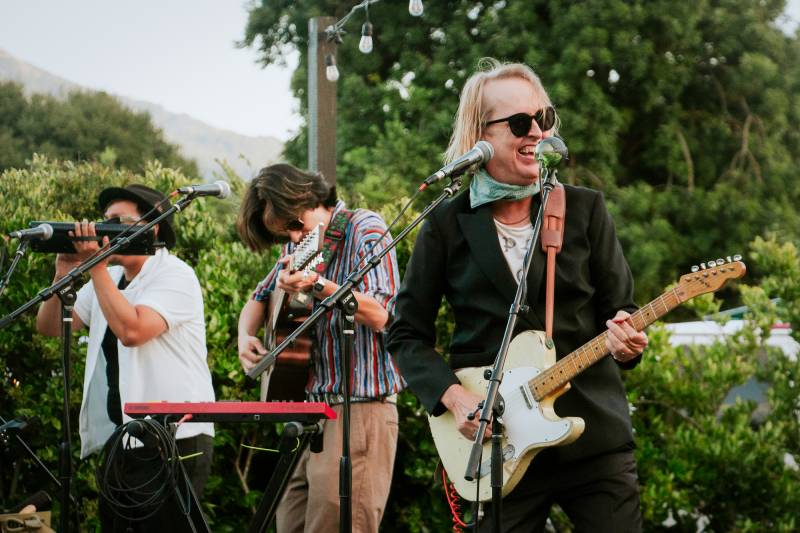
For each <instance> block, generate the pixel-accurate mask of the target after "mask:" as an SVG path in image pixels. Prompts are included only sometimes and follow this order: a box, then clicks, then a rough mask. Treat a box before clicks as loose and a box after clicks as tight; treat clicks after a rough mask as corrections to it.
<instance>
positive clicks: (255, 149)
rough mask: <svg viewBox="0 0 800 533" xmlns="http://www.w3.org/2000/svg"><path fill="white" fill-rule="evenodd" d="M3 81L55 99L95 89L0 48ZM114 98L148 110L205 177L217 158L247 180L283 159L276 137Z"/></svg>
mask: <svg viewBox="0 0 800 533" xmlns="http://www.w3.org/2000/svg"><path fill="white" fill-rule="evenodd" d="M0 81H14V82H17V83H19V84H20V85H22V86H23V88H24V90H25V92H26V93H28V94H34V93H45V94H49V95H51V96H54V97H56V98H63V97H64V96H65V95H66V94H68V93H69V92H71V91H87V90H92V89H88V88H86V87H82V86H80V85H78V84H76V83H73V82H71V81H69V80H66V79H64V78H61V77H59V76H56V75H55V74H51V73H49V72H47V71H46V70H43V69H40V68H38V67H36V66H34V65H31V64H30V63H26V62H25V61H22V60H20V59H17V58H15V57H14V56H12V55H11V54H9V53H8V52H5V51H4V50H0ZM115 97H116V98H117V99H118V100H119V101H120V102H122V103H123V104H124V105H125V106H127V107H129V108H131V109H133V110H135V111H146V112H147V113H149V114H150V117H151V118H152V120H153V124H155V125H156V126H157V127H158V128H161V130H163V132H164V138H165V139H166V140H167V141H169V142H171V143H173V144H177V145H178V146H180V148H181V153H182V154H183V155H184V156H185V157H190V158H193V159H195V160H196V161H197V165H198V167H199V168H200V172H201V174H202V175H203V177H205V178H206V179H211V178H212V177H213V175H214V172H215V171H216V172H218V173H219V169H220V167H219V164H218V163H217V162H216V161H215V160H220V161H226V162H227V163H228V164H229V165H230V166H231V168H233V169H234V171H235V172H236V173H237V174H238V175H239V176H241V177H242V178H245V179H250V178H252V177H253V175H254V174H255V172H257V171H258V169H260V168H261V167H263V166H265V165H267V164H269V163H272V162H275V161H278V160H280V157H281V152H282V150H283V143H282V142H281V141H280V140H279V139H276V138H275V137H267V136H263V137H251V136H247V135H241V134H239V133H235V132H232V131H228V130H223V129H219V128H215V127H213V126H210V125H208V124H206V123H204V122H202V121H200V120H197V119H195V118H192V117H190V116H189V115H186V114H183V113H172V112H170V111H167V110H166V109H165V108H164V107H162V106H160V105H158V104H154V103H151V102H145V101H141V100H135V99H132V98H127V97H124V96H119V95H115Z"/></svg>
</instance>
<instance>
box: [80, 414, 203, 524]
mask: <svg viewBox="0 0 800 533" xmlns="http://www.w3.org/2000/svg"><path fill="white" fill-rule="evenodd" d="M165 423H166V421H165ZM134 438H135V439H136V440H138V441H139V442H140V443H141V444H142V445H143V446H139V447H133V446H132V444H133V443H132V439H134ZM155 462H158V463H159V465H158V467H157V468H147V467H148V466H149V465H152V463H155ZM142 471H147V472H150V471H152V474H151V475H149V477H147V475H145V476H141V475H139V476H137V475H136V474H137V473H140V472H142ZM95 479H96V481H97V487H98V490H99V491H100V494H101V495H102V496H103V497H104V498H105V499H106V501H107V502H108V503H109V506H110V507H111V509H112V511H113V512H114V514H116V515H117V516H119V517H120V518H122V519H124V520H128V521H130V522H140V521H143V520H147V519H148V518H150V517H152V516H153V515H155V514H156V513H157V512H158V511H159V509H161V507H162V506H163V505H164V503H165V502H166V501H167V500H169V498H170V496H171V495H172V494H175V500H176V501H177V502H178V507H179V510H180V511H181V513H182V514H183V515H184V516H188V515H189V511H190V509H191V492H190V491H191V489H190V487H189V481H188V479H187V478H186V476H184V475H183V470H182V468H181V465H180V456H179V453H178V447H177V444H176V443H175V439H174V438H173V436H172V435H171V434H170V432H169V431H168V430H167V428H166V427H164V426H163V425H162V424H161V423H159V422H157V421H156V420H153V419H141V420H132V421H130V422H127V423H126V424H123V425H122V426H119V427H118V428H117V429H116V430H115V431H114V433H113V434H112V435H111V437H110V438H109V439H108V441H107V442H106V444H105V446H104V447H103V451H102V453H101V455H100V462H99V465H98V467H97V469H96V470H95ZM181 486H183V490H180V487H181Z"/></svg>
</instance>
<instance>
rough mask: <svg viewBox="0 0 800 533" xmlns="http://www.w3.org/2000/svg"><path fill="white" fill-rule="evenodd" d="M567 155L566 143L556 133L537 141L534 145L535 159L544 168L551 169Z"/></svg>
mask: <svg viewBox="0 0 800 533" xmlns="http://www.w3.org/2000/svg"><path fill="white" fill-rule="evenodd" d="M568 157H569V151H568V150H567V145H566V144H565V143H564V139H562V138H561V137H559V136H558V135H552V136H550V137H546V138H544V139H542V140H541V141H539V144H537V145H536V159H537V160H538V161H539V166H540V167H542V168H545V169H548V170H549V169H552V168H555V167H557V166H558V164H559V163H561V160H562V159H567V158H568Z"/></svg>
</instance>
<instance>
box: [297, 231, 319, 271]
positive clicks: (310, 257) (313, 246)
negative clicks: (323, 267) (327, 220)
mask: <svg viewBox="0 0 800 533" xmlns="http://www.w3.org/2000/svg"><path fill="white" fill-rule="evenodd" d="M321 227H322V224H320V225H319V226H317V227H315V228H314V229H313V230H311V231H309V232H308V235H306V236H305V237H303V240H301V241H300V242H299V243H297V246H295V248H294V253H293V254H292V268H293V269H294V270H303V269H306V268H309V265H310V264H311V262H312V261H315V260H316V263H315V264H314V265H313V266H311V267H310V268H311V269H313V268H314V267H315V266H317V265H318V264H319V263H321V262H322V256H321V255H320V244H321V243H320V238H319V237H320V228H321ZM315 258H318V259H315Z"/></svg>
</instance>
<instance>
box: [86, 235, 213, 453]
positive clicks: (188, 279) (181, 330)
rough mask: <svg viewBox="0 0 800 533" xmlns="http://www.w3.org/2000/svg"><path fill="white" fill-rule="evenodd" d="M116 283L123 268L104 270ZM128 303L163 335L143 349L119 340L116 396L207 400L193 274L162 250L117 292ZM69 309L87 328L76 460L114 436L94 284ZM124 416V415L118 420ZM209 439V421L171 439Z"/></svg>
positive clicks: (207, 384) (209, 396)
mask: <svg viewBox="0 0 800 533" xmlns="http://www.w3.org/2000/svg"><path fill="white" fill-rule="evenodd" d="M108 271H109V274H110V275H111V278H112V279H113V280H114V283H118V282H119V280H120V278H121V277H122V275H123V268H122V267H121V266H112V267H110V268H109V269H108ZM122 294H123V295H124V296H125V298H126V299H127V300H128V302H130V303H131V304H132V305H144V306H147V307H150V308H151V309H153V310H154V311H156V312H157V313H158V314H159V315H161V316H162V317H163V318H164V321H165V322H166V323H167V331H165V332H164V333H162V334H161V335H159V336H157V337H155V338H154V339H151V340H149V341H148V342H146V343H144V344H143V345H141V346H137V347H133V348H129V347H127V346H123V344H122V343H121V342H119V340H117V350H118V352H119V395H120V401H121V403H122V406H123V408H124V406H125V403H126V402H151V401H161V400H165V401H171V402H183V401H189V402H213V401H214V388H213V387H212V385H211V372H210V371H209V369H208V363H207V361H206V358H207V352H206V328H205V319H204V311H203V294H202V292H201V290H200V283H199V282H198V281H197V276H196V275H195V273H194V270H192V269H191V267H189V265H187V264H186V263H184V262H183V261H181V260H180V259H178V258H177V257H175V256H173V255H170V254H169V252H167V250H166V249H161V250H159V251H158V252H156V255H154V256H152V257H150V258H149V259H148V260H147V261H146V262H145V263H144V265H143V266H142V270H141V271H140V272H139V274H138V275H137V276H136V277H135V278H133V280H132V281H131V283H130V284H129V285H128V286H127V287H126V288H125V290H123V291H122ZM75 311H76V313H77V314H78V316H79V317H80V319H81V321H82V322H83V323H84V324H86V325H88V326H89V346H88V348H87V354H86V370H85V373H84V377H83V399H82V402H81V412H80V420H79V426H80V435H81V457H86V456H87V455H89V454H91V453H94V452H95V451H98V450H99V449H101V448H102V447H103V445H104V444H105V442H106V440H108V438H109V437H110V436H111V433H112V432H113V431H114V429H115V426H114V423H113V422H111V420H110V419H109V418H108V412H107V410H106V399H107V396H108V381H107V379H106V358H105V356H104V355H103V354H102V342H103V337H104V335H105V332H106V328H107V326H108V323H107V322H106V319H105V317H104V316H103V312H102V310H101V309H100V304H99V302H98V301H97V296H96V295H95V291H94V284H93V283H92V282H89V283H87V284H86V285H84V286H83V287H82V288H81V289H80V290H79V291H78V296H77V300H76V301H75ZM129 420H130V417H128V416H125V415H123V422H127V421H129ZM201 433H202V434H206V435H210V436H212V437H213V436H214V425H213V424H210V423H184V424H182V425H181V426H180V427H179V428H178V433H177V438H179V439H185V438H188V437H194V436H195V435H199V434H201Z"/></svg>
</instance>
